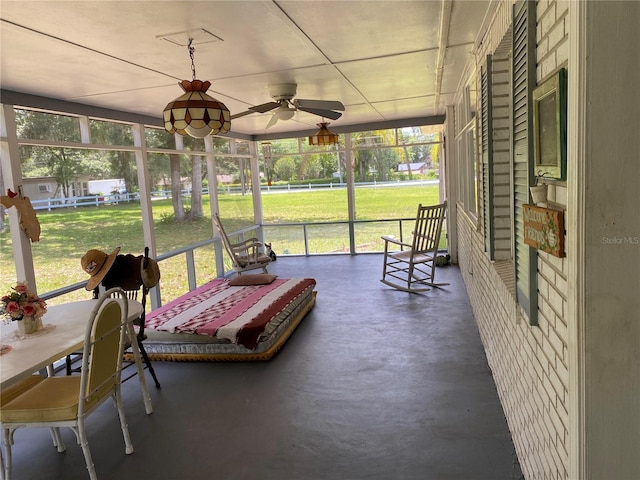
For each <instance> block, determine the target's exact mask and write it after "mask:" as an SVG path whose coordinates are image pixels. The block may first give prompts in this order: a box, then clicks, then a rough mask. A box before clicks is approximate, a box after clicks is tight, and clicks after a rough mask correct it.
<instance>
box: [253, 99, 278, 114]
mask: <svg viewBox="0 0 640 480" xmlns="http://www.w3.org/2000/svg"><path fill="white" fill-rule="evenodd" d="M279 106H280V104H279V103H278V102H268V103H263V104H262V105H256V106H255V107H249V110H251V111H252V112H258V113H266V112H269V111H271V110H273V109H274V108H278V107H279Z"/></svg>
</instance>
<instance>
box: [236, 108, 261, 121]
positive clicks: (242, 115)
mask: <svg viewBox="0 0 640 480" xmlns="http://www.w3.org/2000/svg"><path fill="white" fill-rule="evenodd" d="M250 113H256V112H252V111H251V110H247V111H246V112H241V113H236V114H235V115H231V120H233V119H236V118H240V117H244V116H245V115H249V114H250Z"/></svg>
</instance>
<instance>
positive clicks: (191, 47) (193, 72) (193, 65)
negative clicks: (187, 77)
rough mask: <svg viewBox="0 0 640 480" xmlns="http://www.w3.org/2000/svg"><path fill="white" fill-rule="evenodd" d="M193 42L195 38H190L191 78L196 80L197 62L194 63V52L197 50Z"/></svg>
mask: <svg viewBox="0 0 640 480" xmlns="http://www.w3.org/2000/svg"><path fill="white" fill-rule="evenodd" d="M192 43H193V38H190V39H189V57H190V58H191V76H192V78H191V80H195V79H196V65H195V63H193V54H194V52H195V51H196V49H195V47H193V46H192V45H191V44H192Z"/></svg>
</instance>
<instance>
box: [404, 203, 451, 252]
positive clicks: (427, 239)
mask: <svg viewBox="0 0 640 480" xmlns="http://www.w3.org/2000/svg"><path fill="white" fill-rule="evenodd" d="M446 212H447V202H444V203H442V204H440V205H429V206H426V207H425V206H422V205H418V214H417V215H416V224H415V227H414V230H413V242H412V250H413V252H415V253H425V252H436V251H437V250H438V244H439V243H440V234H441V233H442V225H443V223H444V219H445V215H446Z"/></svg>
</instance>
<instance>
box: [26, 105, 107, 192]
mask: <svg viewBox="0 0 640 480" xmlns="http://www.w3.org/2000/svg"><path fill="white" fill-rule="evenodd" d="M16 127H17V134H18V137H19V138H27V139H33V140H53V141H56V142H76V143H79V142H80V123H79V120H78V119H77V118H75V117H68V116H64V115H54V114H49V113H42V112H32V111H29V110H16ZM20 157H21V159H25V161H23V172H22V174H23V175H24V176H29V175H31V174H32V172H33V171H35V170H37V171H38V172H39V174H40V175H45V176H51V177H53V178H54V179H55V180H56V182H57V183H58V185H59V186H60V187H61V189H62V193H63V196H65V197H69V196H71V195H72V194H73V192H72V189H71V187H72V185H73V183H74V182H75V181H77V179H78V178H79V177H80V176H82V175H84V174H85V172H86V171H88V170H91V169H92V168H95V164H92V162H91V152H88V151H85V150H79V149H74V148H65V147H48V146H44V147H43V146H34V145H23V146H22V147H21V148H20Z"/></svg>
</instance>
